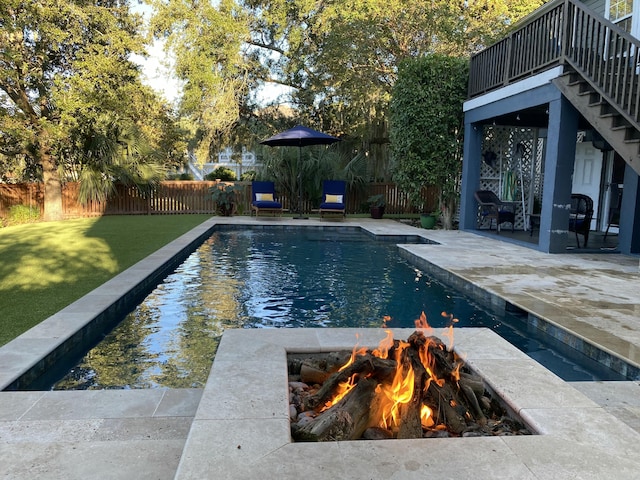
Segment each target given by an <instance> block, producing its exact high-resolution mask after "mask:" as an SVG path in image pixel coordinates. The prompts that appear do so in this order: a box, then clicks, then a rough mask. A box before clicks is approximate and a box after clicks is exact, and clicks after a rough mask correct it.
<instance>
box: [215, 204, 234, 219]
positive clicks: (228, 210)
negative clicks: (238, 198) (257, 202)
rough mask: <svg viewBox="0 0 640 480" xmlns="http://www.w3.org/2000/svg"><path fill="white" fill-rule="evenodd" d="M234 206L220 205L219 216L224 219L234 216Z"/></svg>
mask: <svg viewBox="0 0 640 480" xmlns="http://www.w3.org/2000/svg"><path fill="white" fill-rule="evenodd" d="M233 207H234V205H230V206H228V207H227V206H226V205H218V215H221V216H223V217H230V216H231V215H232V214H233Z"/></svg>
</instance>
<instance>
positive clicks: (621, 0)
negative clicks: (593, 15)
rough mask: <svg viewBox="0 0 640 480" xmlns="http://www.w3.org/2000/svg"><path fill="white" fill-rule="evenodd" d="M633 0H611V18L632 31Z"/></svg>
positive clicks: (628, 30) (624, 28) (621, 26)
mask: <svg viewBox="0 0 640 480" xmlns="http://www.w3.org/2000/svg"><path fill="white" fill-rule="evenodd" d="M632 13H633V0H610V2H609V20H611V21H612V22H613V23H615V24H617V25H618V26H619V27H620V28H622V29H623V30H626V31H627V32H630V31H631V14H632Z"/></svg>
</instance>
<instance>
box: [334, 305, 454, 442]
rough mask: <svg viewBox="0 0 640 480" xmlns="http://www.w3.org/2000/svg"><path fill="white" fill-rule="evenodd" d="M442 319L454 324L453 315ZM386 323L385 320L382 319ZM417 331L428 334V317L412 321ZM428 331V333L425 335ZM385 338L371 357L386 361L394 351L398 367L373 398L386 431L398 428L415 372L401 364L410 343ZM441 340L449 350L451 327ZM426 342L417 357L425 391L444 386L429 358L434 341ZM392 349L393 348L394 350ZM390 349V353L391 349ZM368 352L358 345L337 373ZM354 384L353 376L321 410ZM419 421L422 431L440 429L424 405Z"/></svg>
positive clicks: (405, 364) (354, 376)
mask: <svg viewBox="0 0 640 480" xmlns="http://www.w3.org/2000/svg"><path fill="white" fill-rule="evenodd" d="M442 315H443V316H446V317H448V318H450V320H451V323H455V322H457V320H456V319H454V318H453V315H448V314H445V313H444V312H443V313H442ZM385 320H387V318H385ZM415 325H416V328H417V329H419V330H421V331H423V333H426V334H428V335H430V334H431V333H432V331H433V329H432V328H431V326H430V325H429V323H428V322H427V317H426V315H425V313H424V312H422V314H421V315H420V318H418V319H417V320H416V321H415ZM424 330H427V332H424ZM385 333H386V336H385V338H383V339H382V340H381V341H380V343H379V344H378V347H377V348H376V349H374V350H373V351H372V352H371V354H372V355H374V356H376V357H379V358H383V359H387V358H389V352H390V351H393V353H394V360H395V361H396V364H397V367H396V370H395V373H394V378H393V381H392V382H391V383H390V384H384V383H381V384H379V385H378V386H377V387H376V395H377V399H378V409H379V412H380V413H379V414H380V419H379V426H380V427H382V428H385V429H391V430H393V429H397V428H398V427H399V425H400V421H401V418H400V416H401V408H402V406H403V405H404V404H407V403H409V402H410V401H411V400H412V397H413V395H414V388H415V373H414V371H413V368H411V365H410V364H409V365H407V362H403V352H404V351H405V349H406V348H408V347H409V346H410V344H409V343H407V342H403V341H399V342H394V338H393V332H392V331H391V330H385ZM442 336H444V337H447V339H448V340H449V342H448V343H449V345H450V346H449V347H448V348H449V349H451V348H452V346H453V325H450V326H449V327H448V328H446V329H445V331H444V332H443V335H442ZM425 338H426V340H427V343H426V344H425V345H424V346H423V347H422V348H420V350H419V355H420V361H421V362H422V364H423V366H424V368H425V371H426V372H427V378H426V379H425V386H424V389H425V390H426V389H428V388H429V385H430V384H431V382H436V383H437V384H438V385H439V386H440V387H442V386H443V385H444V384H445V379H444V378H438V377H437V375H436V373H435V372H434V370H435V364H436V362H435V359H434V358H432V356H431V354H430V353H429V348H428V347H429V346H430V344H433V343H434V340H432V339H431V338H429V336H427V335H425ZM437 345H438V347H439V348H441V349H445V348H447V347H445V346H444V345H443V344H442V343H437ZM394 346H395V349H394ZM392 349H393V350H392ZM367 351H368V350H367V349H366V348H364V347H362V348H359V346H358V343H356V345H355V346H354V347H353V350H352V352H351V357H350V358H349V360H348V361H347V363H345V364H344V365H343V366H342V367H341V368H340V371H342V370H344V369H345V368H347V367H349V365H351V364H352V363H353V362H354V361H355V360H356V358H357V357H358V356H359V355H364V354H366V353H367ZM455 358H456V360H457V359H458V358H459V357H458V356H457V355H456V356H455ZM462 365H463V362H462V361H459V362H457V365H456V369H455V371H454V373H453V376H454V379H455V380H456V381H457V380H459V379H460V368H461V367H462ZM356 383H357V378H356V375H353V376H351V377H350V378H349V380H348V381H346V382H343V383H341V384H340V385H339V388H338V393H337V395H336V396H335V397H334V398H333V399H332V400H331V401H329V402H327V403H326V404H325V406H324V408H323V410H326V409H327V408H329V407H331V406H332V405H335V404H336V403H338V402H339V401H340V399H342V398H343V397H344V396H345V395H347V393H349V391H351V389H352V388H353V387H354V386H355V384H356ZM420 421H421V424H422V427H423V428H440V426H435V427H434V425H435V421H434V418H433V411H432V410H431V408H429V407H428V406H427V405H422V406H421V411H420Z"/></svg>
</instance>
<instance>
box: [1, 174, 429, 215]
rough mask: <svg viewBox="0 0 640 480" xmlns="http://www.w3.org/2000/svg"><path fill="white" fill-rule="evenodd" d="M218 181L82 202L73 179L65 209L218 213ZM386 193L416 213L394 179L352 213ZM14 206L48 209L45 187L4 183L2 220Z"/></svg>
mask: <svg viewBox="0 0 640 480" xmlns="http://www.w3.org/2000/svg"><path fill="white" fill-rule="evenodd" d="M233 183H236V184H238V185H242V186H243V187H244V189H243V192H244V193H243V195H242V198H241V200H240V203H239V204H238V205H237V211H238V213H240V214H243V213H244V214H248V213H249V210H250V204H251V182H233ZM215 185H216V182H199V181H166V182H161V184H160V185H159V186H158V188H157V189H155V190H154V191H153V192H152V193H151V195H147V196H144V195H141V194H140V192H139V191H138V190H137V189H136V188H135V187H127V186H125V185H117V188H116V191H117V193H116V195H114V196H113V197H111V198H110V199H109V200H107V201H106V202H96V201H91V202H88V203H86V204H82V203H80V202H79V201H78V193H79V184H78V183H67V184H65V185H64V187H63V190H62V210H63V214H64V216H65V217H66V218H73V217H95V216H101V215H147V214H165V215H166V214H189V213H205V214H213V213H214V212H215V205H214V203H213V200H212V198H211V194H210V193H209V189H210V188H211V187H213V186H215ZM379 193H381V194H383V195H384V196H385V199H386V202H387V206H386V209H385V212H386V213H390V214H405V213H415V212H417V210H416V208H415V207H414V206H413V205H412V204H411V202H410V200H409V196H408V195H407V194H406V192H403V191H402V190H401V189H400V188H399V187H398V186H397V185H396V184H394V183H371V184H366V185H364V186H363V187H362V188H360V189H358V190H353V191H349V192H348V194H347V198H346V202H347V205H346V206H347V213H350V214H353V213H364V212H366V211H367V210H366V209H367V206H366V202H367V199H368V198H369V197H370V196H371V195H375V194H379ZM279 200H280V201H281V202H282V204H283V207H284V208H286V209H288V210H293V209H295V208H296V207H297V200H298V199H297V196H295V197H294V198H288V197H287V195H286V194H284V193H281V194H279ZM422 200H423V203H424V205H425V206H426V207H425V208H427V209H428V210H429V211H434V210H436V208H437V206H438V197H437V190H436V189H435V188H433V187H425V188H424V189H423V191H422ZM13 205H27V206H32V207H37V208H38V209H40V211H42V209H43V205H44V186H43V185H42V184H40V183H24V184H0V218H2V217H6V216H7V215H8V213H9V209H10V208H11V207H12V206H13ZM313 207H314V205H313V204H312V202H309V201H306V202H304V203H303V211H305V212H311V211H312V209H313Z"/></svg>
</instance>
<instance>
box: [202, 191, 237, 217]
mask: <svg viewBox="0 0 640 480" xmlns="http://www.w3.org/2000/svg"><path fill="white" fill-rule="evenodd" d="M241 191H242V187H241V186H240V185H235V184H233V183H228V184H223V183H219V184H217V185H215V186H214V187H211V188H210V189H209V192H210V193H211V198H212V199H213V202H214V203H215V208H216V213H218V214H219V215H222V216H225V217H228V216H230V215H231V214H232V213H233V212H234V210H235V207H236V204H237V200H238V197H237V195H239V194H240V192H241Z"/></svg>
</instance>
